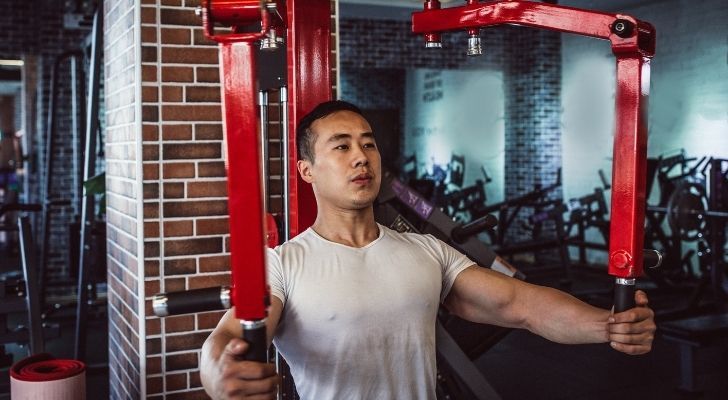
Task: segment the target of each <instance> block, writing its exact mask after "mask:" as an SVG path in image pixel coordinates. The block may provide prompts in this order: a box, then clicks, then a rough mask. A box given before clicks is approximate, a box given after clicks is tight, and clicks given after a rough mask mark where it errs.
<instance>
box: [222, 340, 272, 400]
mask: <svg viewBox="0 0 728 400" xmlns="http://www.w3.org/2000/svg"><path fill="white" fill-rule="evenodd" d="M248 349H249V345H248V343H247V342H245V341H244V340H242V339H238V338H234V339H231V340H230V341H229V342H228V344H227V345H226V346H225V349H224V350H223V352H222V353H221V354H220V358H219V359H218V360H217V363H216V364H217V365H216V369H217V373H216V374H215V377H216V378H217V379H216V380H217V381H216V382H211V383H212V389H213V393H212V397H213V398H214V399H215V400H227V399H255V400H263V399H275V398H276V392H277V389H278V385H279V384H280V381H281V378H280V377H279V376H278V375H277V374H276V369H275V366H274V365H273V364H266V363H260V362H256V361H245V360H243V355H244V354H245V353H246V352H247V351H248Z"/></svg>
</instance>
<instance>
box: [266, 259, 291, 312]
mask: <svg viewBox="0 0 728 400" xmlns="http://www.w3.org/2000/svg"><path fill="white" fill-rule="evenodd" d="M265 263H266V271H267V279H268V286H269V287H270V294H271V295H272V296H276V297H278V298H279V299H280V300H281V302H282V303H283V304H284V305H285V304H286V295H285V293H286V290H285V280H284V279H283V265H282V263H281V258H280V256H279V255H278V252H276V251H275V250H274V249H270V248H266V255H265Z"/></svg>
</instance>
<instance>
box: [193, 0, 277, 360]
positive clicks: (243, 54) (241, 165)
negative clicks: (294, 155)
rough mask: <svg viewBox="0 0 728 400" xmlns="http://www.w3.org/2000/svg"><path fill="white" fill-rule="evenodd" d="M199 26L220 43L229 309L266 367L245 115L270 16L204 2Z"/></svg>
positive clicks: (254, 6) (260, 218)
mask: <svg viewBox="0 0 728 400" xmlns="http://www.w3.org/2000/svg"><path fill="white" fill-rule="evenodd" d="M202 10H203V11H202V12H203V23H204V25H205V33H206V34H207V35H208V37H209V38H211V39H213V40H216V41H218V42H219V43H220V76H221V77H224V79H223V80H222V105H223V110H224V121H223V122H224V127H225V129H224V130H225V139H226V153H227V158H226V160H227V165H226V166H227V176H228V212H229V214H230V218H229V223H230V263H231V275H232V276H231V281H232V285H231V303H232V304H233V305H234V306H235V317H236V318H237V319H239V320H240V321H241V325H242V328H243V338H244V339H245V340H246V341H248V342H249V343H250V346H251V347H250V351H249V352H248V353H247V354H246V358H248V359H252V360H257V361H265V360H266V358H267V357H266V353H267V339H266V329H265V328H266V327H265V318H266V315H267V307H268V291H267V285H266V274H265V227H264V216H265V210H263V192H262V177H261V158H260V154H259V149H260V135H259V133H258V131H259V121H258V114H257V113H256V112H245V110H246V109H250V108H251V107H254V106H255V104H256V99H257V90H256V79H255V67H256V64H255V50H256V49H255V48H254V47H253V46H254V45H255V42H256V41H258V40H260V39H262V38H263V37H265V35H266V32H267V31H268V27H269V20H270V17H269V13H268V11H267V10H266V9H265V8H264V7H263V6H261V2H260V1H259V0H254V1H247V2H246V1H235V2H229V1H218V2H215V1H205V2H203V9H202ZM217 21H222V22H224V23H226V24H228V25H232V26H233V33H231V34H226V35H217V34H215V32H214V24H215V23H216V22H217ZM257 22H260V25H261V30H260V32H256V33H240V32H239V30H240V28H241V26H247V25H251V24H253V23H257Z"/></svg>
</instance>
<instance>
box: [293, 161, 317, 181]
mask: <svg viewBox="0 0 728 400" xmlns="http://www.w3.org/2000/svg"><path fill="white" fill-rule="evenodd" d="M296 166H297V167H298V173H299V174H300V175H301V179H303V180H304V181H305V182H307V183H313V176H311V162H310V161H307V160H298V161H297V162H296Z"/></svg>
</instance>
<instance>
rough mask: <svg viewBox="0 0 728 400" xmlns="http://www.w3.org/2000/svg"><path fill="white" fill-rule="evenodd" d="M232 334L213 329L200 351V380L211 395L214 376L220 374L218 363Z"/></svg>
mask: <svg viewBox="0 0 728 400" xmlns="http://www.w3.org/2000/svg"><path fill="white" fill-rule="evenodd" d="M232 338H233V337H232V335H229V334H227V333H226V332H225V331H213V333H212V334H210V336H209V337H208V338H207V340H205V343H204V344H203V345H202V351H201V352H200V381H201V382H202V386H203V388H204V389H205V392H207V394H208V395H209V396H212V393H213V390H212V382H211V381H212V377H213V376H214V375H215V374H219V371H218V368H217V363H218V361H219V360H220V355H221V354H222V352H223V350H224V349H225V346H226V345H227V343H228V342H229V341H230V340H231V339H232Z"/></svg>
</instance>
